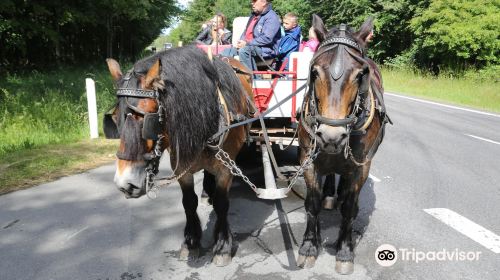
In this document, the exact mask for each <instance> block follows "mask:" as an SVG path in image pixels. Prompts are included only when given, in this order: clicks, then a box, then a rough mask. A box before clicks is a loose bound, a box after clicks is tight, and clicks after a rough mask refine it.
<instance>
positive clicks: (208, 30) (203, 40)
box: [194, 27, 210, 45]
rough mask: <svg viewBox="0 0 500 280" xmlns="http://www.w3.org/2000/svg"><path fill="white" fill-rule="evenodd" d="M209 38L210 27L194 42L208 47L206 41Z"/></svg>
mask: <svg viewBox="0 0 500 280" xmlns="http://www.w3.org/2000/svg"><path fill="white" fill-rule="evenodd" d="M208 36H210V27H207V28H205V29H203V30H202V31H201V32H200V34H198V37H196V40H194V42H195V43H196V44H202V45H207V43H206V42H205V41H206V40H207V37H208Z"/></svg>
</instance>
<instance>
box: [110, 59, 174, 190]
mask: <svg viewBox="0 0 500 280" xmlns="http://www.w3.org/2000/svg"><path fill="white" fill-rule="evenodd" d="M106 62H107V64H108V68H109V71H110V73H111V76H112V77H113V80H114V82H115V86H116V89H117V97H118V103H117V105H116V107H115V108H114V110H113V113H112V114H111V116H109V117H110V118H108V119H107V120H106V118H105V121H104V126H105V128H104V129H105V133H106V132H107V133H106V136H107V137H108V138H119V139H120V147H119V150H118V152H117V153H116V157H117V161H116V173H115V177H114V182H115V184H116V186H117V187H118V189H119V190H120V191H121V192H123V193H124V194H125V196H126V197H127V198H138V197H141V196H143V195H144V194H146V182H147V172H146V168H147V167H148V164H149V162H150V161H151V160H152V159H153V158H154V156H155V153H158V152H160V154H161V152H162V151H163V149H165V147H166V146H167V143H166V142H167V141H166V135H165V133H164V131H163V128H162V127H161V126H160V125H159V123H158V117H157V115H158V114H160V115H161V106H160V104H159V99H158V87H161V81H160V79H159V73H160V70H161V63H160V60H157V61H156V63H154V64H153V66H152V67H150V69H149V70H148V71H147V73H141V72H136V70H135V69H132V70H130V71H129V72H127V73H126V74H125V75H123V74H122V71H121V69H120V65H119V64H118V62H117V61H115V60H113V59H107V60H106ZM113 125H114V126H113ZM110 131H111V132H110ZM152 131H153V133H152ZM108 135H111V136H108ZM113 136H114V137H113ZM160 139H164V140H163V141H161V143H160V145H157V143H158V141H159V140H160ZM158 150H159V151H158ZM158 160H159V159H158Z"/></svg>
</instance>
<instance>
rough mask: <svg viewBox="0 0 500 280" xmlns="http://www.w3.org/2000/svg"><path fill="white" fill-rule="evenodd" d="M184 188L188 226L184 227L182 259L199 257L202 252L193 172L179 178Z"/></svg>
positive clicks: (183, 200) (183, 202) (180, 255)
mask: <svg viewBox="0 0 500 280" xmlns="http://www.w3.org/2000/svg"><path fill="white" fill-rule="evenodd" d="M179 184H180V185H181V189H182V206H184V212H185V214H186V227H185V228H184V242H183V243H182V246H181V251H180V254H179V259H180V260H188V259H189V258H197V257H198V256H199V253H200V240H201V223H200V219H199V217H198V214H197V213H196V208H197V207H198V196H197V195H196V193H195V192H194V178H193V174H189V173H188V174H186V175H184V176H182V178H180V179H179Z"/></svg>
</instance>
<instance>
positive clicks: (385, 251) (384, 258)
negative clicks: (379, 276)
mask: <svg viewBox="0 0 500 280" xmlns="http://www.w3.org/2000/svg"><path fill="white" fill-rule="evenodd" d="M375 260H376V261H377V263H378V264H380V265H381V266H392V265H393V264H395V263H396V261H397V260H398V251H397V250H396V247H394V246H392V245H390V244H383V245H380V246H379V247H378V248H377V250H376V251H375Z"/></svg>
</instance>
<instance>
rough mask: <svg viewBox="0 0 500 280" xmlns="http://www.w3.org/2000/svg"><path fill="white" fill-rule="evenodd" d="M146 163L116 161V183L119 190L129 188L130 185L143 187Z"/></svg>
mask: <svg viewBox="0 0 500 280" xmlns="http://www.w3.org/2000/svg"><path fill="white" fill-rule="evenodd" d="M145 167H146V166H145V163H144V162H133V161H126V160H120V159H117V160H116V172H115V178H114V182H115V184H116V186H117V187H119V188H127V187H128V186H129V184H132V185H134V186H136V187H139V188H140V187H142V183H143V182H144V180H145V178H146V171H145Z"/></svg>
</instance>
